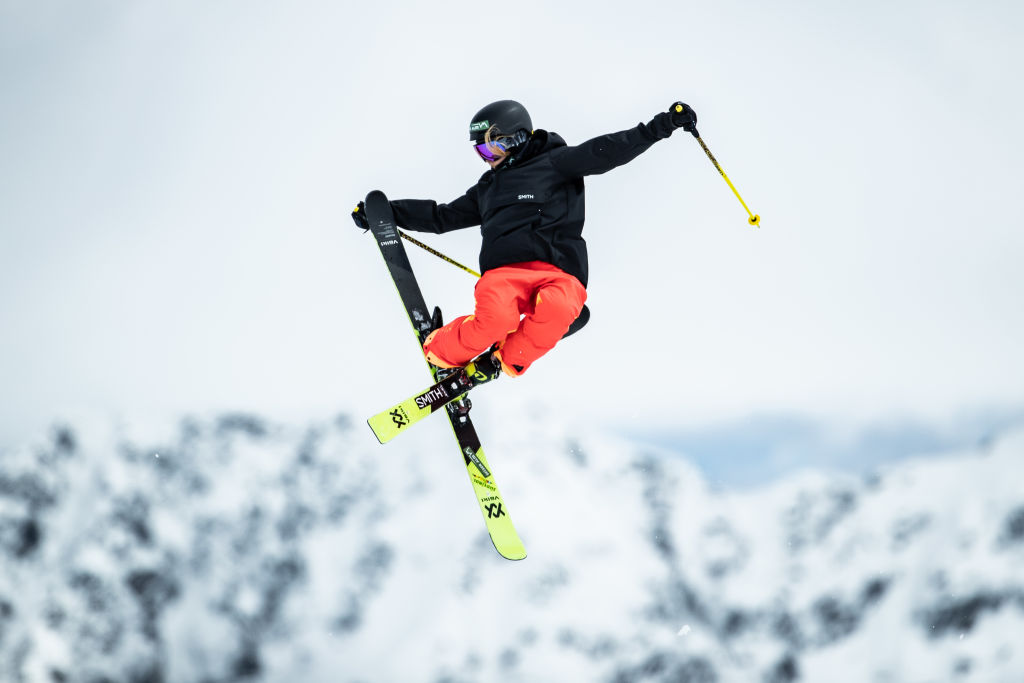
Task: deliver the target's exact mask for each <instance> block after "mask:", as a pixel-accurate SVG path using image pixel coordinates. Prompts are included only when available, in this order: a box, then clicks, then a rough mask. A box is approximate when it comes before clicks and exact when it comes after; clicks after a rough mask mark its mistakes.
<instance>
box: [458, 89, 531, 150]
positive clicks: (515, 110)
mask: <svg viewBox="0 0 1024 683" xmlns="http://www.w3.org/2000/svg"><path fill="white" fill-rule="evenodd" d="M491 126H497V127H498V133H499V134H500V135H514V134H515V133H517V132H518V131H520V130H525V131H526V133H527V135H529V134H530V133H532V132H533V122H532V121H531V120H530V113H529V112H527V111H526V107H524V106H523V105H521V104H519V103H518V102H516V101H515V100H499V101H498V102H491V103H490V104H488V105H487V106H486V107H484V108H483V109H481V110H480V111H478V112H477V113H476V115H475V116H474V117H473V120H472V121H470V122H469V139H470V141H472V142H475V143H476V144H480V143H481V142H483V141H484V134H485V133H486V132H487V131H488V130H489V129H490V128H491Z"/></svg>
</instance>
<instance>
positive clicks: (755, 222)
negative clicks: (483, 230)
mask: <svg viewBox="0 0 1024 683" xmlns="http://www.w3.org/2000/svg"><path fill="white" fill-rule="evenodd" d="M694 137H695V138H697V142H699V143H700V146H701V148H702V149H703V150H704V153H705V154H707V155H708V159H711V163H712V164H714V165H715V168H717V169H718V172H719V173H721V174H722V177H723V178H725V182H727V183H729V189H731V190H732V193H733V194H734V195H736V199H738V200H740V204H742V205H743V208H744V209H746V210H747V215H749V216H750V218H748V219H747V222H748V223H750V224H751V225H753V226H754V227H755V228H759V227H761V225H760V223H761V217H760V216H755V215H754V214H753V212H751V210H750V209H749V208H747V203H746V202H745V201H743V197H741V196H740V193H739V192H737V191H736V187H735V186H734V185H733V184H732V181H731V180H729V176H727V175H725V171H723V170H722V167H721V166H719V165H718V160H717V159H715V156H714V155H713V154H712V153H711V150H710V149H708V146H707V145H705V144H704V141H703V140H701V138H700V136H699V135H694Z"/></svg>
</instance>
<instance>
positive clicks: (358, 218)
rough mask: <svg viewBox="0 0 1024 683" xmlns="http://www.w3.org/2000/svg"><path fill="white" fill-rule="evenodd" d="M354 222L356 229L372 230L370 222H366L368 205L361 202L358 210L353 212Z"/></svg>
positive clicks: (357, 207)
mask: <svg viewBox="0 0 1024 683" xmlns="http://www.w3.org/2000/svg"><path fill="white" fill-rule="evenodd" d="M352 220H353V221H355V223H356V227H359V228H362V229H363V230H369V229H370V222H369V221H368V220H366V204H365V203H364V202H359V204H358V205H357V206H356V208H355V209H353V210H352Z"/></svg>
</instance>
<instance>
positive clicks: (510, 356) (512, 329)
mask: <svg viewBox="0 0 1024 683" xmlns="http://www.w3.org/2000/svg"><path fill="white" fill-rule="evenodd" d="M475 296H476V310H475V311H474V312H473V315H467V316H462V317H461V318H456V319H455V320H453V321H451V322H450V323H448V324H447V325H445V326H444V327H442V328H441V329H439V330H438V331H437V332H436V333H435V334H434V335H433V336H432V337H431V338H430V340H429V343H427V344H426V345H425V346H424V347H423V350H424V351H425V352H426V353H427V357H428V358H431V357H432V358H433V359H436V360H439V361H441V363H443V364H445V365H450V366H462V365H466V364H467V363H468V362H469V361H471V360H473V359H474V358H476V357H477V356H479V355H480V354H481V353H483V352H484V351H486V350H487V349H489V348H491V346H492V345H494V344H495V343H497V344H498V345H499V348H500V351H499V356H500V357H501V361H502V365H503V366H504V368H505V371H506V372H510V373H512V374H516V375H521V374H523V373H524V372H526V369H527V368H529V367H530V364H531V363H533V362H534V361H535V360H537V359H538V358H540V357H541V356H543V355H544V354H545V353H547V352H548V351H550V350H551V349H552V348H554V346H555V344H557V343H558V340H559V339H561V338H562V337H563V336H564V335H565V333H566V332H567V331H568V330H569V325H570V324H572V322H573V321H574V320H576V317H577V316H579V314H580V311H581V310H582V309H583V304H584V303H585V302H586V300H587V290H586V289H584V287H583V285H582V284H581V283H580V281H579V280H578V279H576V278H575V277H574V276H572V275H570V274H569V273H566V272H565V271H564V270H562V269H560V268H558V267H556V266H553V265H551V264H550V263H544V262H542V261H527V262H525V263H514V264H512V265H508V266H501V267H500V268H494V269H493V270H488V271H487V272H486V273H484V275H483V277H481V278H480V280H479V281H478V282H477V284H476V290H475Z"/></svg>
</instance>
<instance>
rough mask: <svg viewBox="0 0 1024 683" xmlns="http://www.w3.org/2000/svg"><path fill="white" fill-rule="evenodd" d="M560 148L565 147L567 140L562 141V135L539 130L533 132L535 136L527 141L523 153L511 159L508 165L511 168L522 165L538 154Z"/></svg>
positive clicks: (514, 155)
mask: <svg viewBox="0 0 1024 683" xmlns="http://www.w3.org/2000/svg"><path fill="white" fill-rule="evenodd" d="M558 147H565V140H563V139H562V136H561V135H559V134H558V133H551V132H549V131H546V130H541V129H539V128H538V129H537V130H535V131H533V135H531V136H530V139H529V140H527V141H526V145H525V146H524V147H523V149H522V151H520V152H518V153H517V154H513V155H512V156H511V157H509V160H508V164H509V165H510V166H515V165H517V164H521V163H523V162H524V161H527V160H528V159H532V158H533V157H535V156H537V155H538V154H544V153H545V152H550V151H551V150H553V149H557V148H558Z"/></svg>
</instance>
